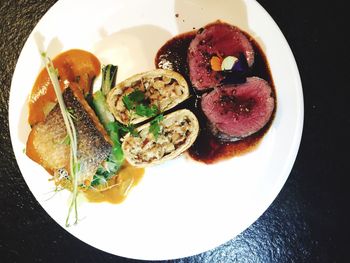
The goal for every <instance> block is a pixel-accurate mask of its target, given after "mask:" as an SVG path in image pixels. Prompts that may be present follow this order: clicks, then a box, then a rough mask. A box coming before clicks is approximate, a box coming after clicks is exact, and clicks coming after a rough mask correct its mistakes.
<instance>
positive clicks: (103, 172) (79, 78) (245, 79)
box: [26, 21, 276, 226]
mask: <svg viewBox="0 0 350 263" xmlns="http://www.w3.org/2000/svg"><path fill="white" fill-rule="evenodd" d="M42 58H43V61H44V63H45V65H46V68H44V69H42V71H41V72H40V74H39V75H38V77H37V79H36V81H35V83H34V86H33V89H32V92H31V94H30V101H29V118H28V122H29V124H30V125H31V132H30V134H29V137H28V139H27V145H26V154H27V156H28V157H29V158H31V159H32V160H33V161H35V162H37V163H38V164H40V165H41V166H43V167H44V168H45V169H46V170H47V171H48V172H49V173H50V174H51V175H52V179H53V181H54V184H55V185H56V187H57V189H58V190H59V189H68V190H70V191H71V192H72V194H73V198H72V201H71V205H70V207H69V212H68V216H67V220H66V226H69V225H70V222H71V220H70V214H71V213H72V212H73V211H75V220H74V222H75V223H77V222H78V216H77V196H78V194H84V195H85V196H86V198H87V199H88V200H90V201H110V202H115V203H118V202H121V201H122V200H124V199H125V197H126V196H127V194H128V192H129V190H130V189H131V188H132V187H133V186H135V185H136V184H137V183H138V182H139V181H140V179H141V177H142V174H143V173H144V169H147V167H149V166H154V165H160V164H162V163H164V162H168V161H170V160H172V159H174V158H176V157H178V156H179V155H181V154H183V153H185V152H187V154H188V156H189V157H190V158H191V159H193V160H196V161H200V162H203V163H207V164H211V163H216V162H219V161H222V160H225V159H227V158H231V157H234V156H236V155H239V154H241V153H244V152H247V151H251V150H253V149H254V147H256V145H257V144H258V142H259V141H260V140H261V139H262V137H263V135H264V133H265V132H266V130H267V129H268V128H269V126H270V124H271V122H272V120H273V115H274V112H275V109H276V94H275V88H274V83H273V80H272V77H271V74H270V71H269V65H268V62H267V61H266V57H265V55H264V53H263V51H262V50H261V48H260V47H259V45H258V44H257V42H256V41H255V40H254V39H253V38H252V37H251V36H249V35H248V34H247V33H245V32H243V31H242V30H240V29H239V28H238V27H236V26H234V25H230V24H228V23H225V22H222V21H216V22H213V23H211V24H208V25H205V26H203V27H202V28H200V29H198V30H194V31H192V32H188V33H185V34H181V35H178V36H175V37H174V38H172V39H170V40H169V41H167V42H166V43H165V44H164V45H163V46H162V47H160V49H159V51H158V53H157V54H156V57H155V66H156V68H155V69H153V70H149V71H147V72H141V73H136V74H135V75H133V76H130V77H129V78H127V79H125V80H123V81H121V82H119V83H115V79H116V75H117V71H118V67H122V65H118V66H116V65H106V66H103V67H102V69H101V65H100V61H99V59H98V58H97V57H96V56H95V55H93V54H92V53H90V52H87V51H84V50H79V49H73V50H68V51H65V52H63V53H61V54H59V55H58V56H57V57H56V58H54V59H53V60H52V61H51V60H50V58H48V57H47V55H46V54H45V53H42ZM100 74H101V78H102V83H101V86H100V88H99V89H98V90H93V83H94V80H95V79H96V78H97V77H98V76H99V75H100ZM189 161H191V160H189ZM108 192H109V194H106V195H103V193H108ZM94 193H99V194H101V193H102V195H100V198H96V196H95V197H94ZM111 193H112V194H111ZM101 196H102V198H101ZM103 196H108V198H103ZM111 196H112V197H111Z"/></svg>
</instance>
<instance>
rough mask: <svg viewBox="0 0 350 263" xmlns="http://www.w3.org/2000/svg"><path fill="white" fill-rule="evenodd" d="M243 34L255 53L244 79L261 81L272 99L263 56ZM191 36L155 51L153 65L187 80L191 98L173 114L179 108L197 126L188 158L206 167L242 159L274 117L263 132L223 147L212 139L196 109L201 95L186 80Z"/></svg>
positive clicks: (177, 37)
mask: <svg viewBox="0 0 350 263" xmlns="http://www.w3.org/2000/svg"><path fill="white" fill-rule="evenodd" d="M245 34H246V36H247V37H248V39H250V41H251V43H252V45H253V48H254V51H255V62H254V64H253V66H252V68H251V70H250V72H249V75H248V77H249V76H257V77H260V78H262V79H265V80H266V81H267V82H268V83H269V84H270V85H271V87H272V90H273V97H276V96H275V94H276V93H275V88H274V84H273V80H272V76H271V72H270V69H269V66H268V63H267V60H266V56H265V54H264V52H263V51H262V49H261V47H260V46H259V45H258V43H257V42H256V41H255V40H254V39H253V38H252V37H251V36H249V35H248V34H247V33H245ZM195 35H196V31H193V32H188V33H184V34H181V35H178V36H176V37H174V38H172V39H170V40H169V41H168V42H166V43H165V44H164V45H163V46H162V47H161V48H160V49H159V51H158V53H157V55H156V57H155V65H156V67H157V68H166V67H168V66H169V65H170V66H171V67H172V69H173V70H174V71H177V72H179V73H180V74H181V75H182V76H184V77H185V79H186V80H187V83H188V84H189V86H190V92H191V95H192V96H191V97H190V98H189V99H188V100H187V101H186V102H184V103H181V104H180V105H178V106H177V107H176V108H175V109H174V110H177V109H179V108H187V109H189V110H191V111H192V112H193V113H194V114H195V115H196V116H197V118H198V120H199V123H200V132H199V135H198V137H197V139H196V141H195V143H194V144H193V145H192V146H191V147H190V148H189V150H188V154H189V155H190V156H191V157H192V158H193V159H195V160H197V161H201V162H204V163H207V164H210V163H215V162H218V161H219V160H223V159H227V158H230V157H233V156H238V155H242V154H244V153H247V152H250V151H252V150H253V149H255V147H256V146H257V145H258V144H259V142H260V141H261V139H262V137H263V135H264V134H265V133H266V131H267V130H268V129H269V127H270V125H271V123H272V120H273V117H274V113H273V116H272V117H271V119H270V121H269V122H268V123H267V124H266V125H265V127H264V128H262V129H261V130H260V131H258V132H257V133H255V134H253V135H251V136H248V137H246V138H244V139H242V140H240V141H236V142H229V143H227V142H221V141H220V140H219V139H217V138H216V137H214V136H213V135H212V133H211V132H210V130H209V129H208V127H207V119H206V117H205V115H204V113H203V111H202V109H201V107H200V100H201V95H202V94H203V92H199V91H196V90H195V89H194V88H193V87H192V86H191V81H190V77H189V68H188V63H187V50H188V47H189V45H190V43H191V41H192V39H193V38H194V37H195ZM275 103H276V102H275ZM275 109H276V105H275ZM274 111H275V110H274Z"/></svg>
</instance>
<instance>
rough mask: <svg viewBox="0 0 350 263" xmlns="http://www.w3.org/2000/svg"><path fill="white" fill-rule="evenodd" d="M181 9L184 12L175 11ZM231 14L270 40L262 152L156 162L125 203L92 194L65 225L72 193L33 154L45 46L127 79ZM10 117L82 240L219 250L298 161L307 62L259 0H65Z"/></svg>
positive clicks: (15, 84) (149, 255)
mask: <svg viewBox="0 0 350 263" xmlns="http://www.w3.org/2000/svg"><path fill="white" fill-rule="evenodd" d="M175 14H179V16H178V17H175ZM216 19H222V20H223V21H227V22H229V23H231V24H234V25H237V26H239V27H240V28H241V29H243V30H245V31H247V32H248V33H249V34H251V35H252V36H253V37H255V39H256V40H257V41H258V43H259V44H260V45H261V46H262V48H263V49H264V51H265V53H266V55H267V59H268V61H269V63H270V67H271V71H272V75H273V79H274V83H275V86H276V91H277V102H278V103H277V104H278V107H277V112H276V116H275V119H274V121H273V124H272V127H271V128H270V129H269V131H268V133H267V134H266V135H265V137H264V138H263V140H262V143H261V144H260V146H259V147H258V148H257V149H256V150H255V151H253V152H251V153H249V154H246V155H244V156H241V157H236V158H233V159H230V160H227V161H223V162H220V163H218V164H215V165H205V164H201V163H196V162H194V161H191V160H189V159H186V158H185V157H183V156H182V157H180V158H178V159H176V160H174V161H169V162H168V163H166V164H164V165H160V166H157V167H154V168H149V169H147V171H146V174H145V176H144V179H143V180H142V181H141V183H140V184H139V185H138V186H137V187H136V188H134V189H133V191H132V192H131V194H130V195H129V197H128V198H127V200H126V201H125V202H124V203H123V204H121V205H111V204H107V203H102V204H93V203H84V204H82V205H81V206H80V208H79V212H80V217H82V218H83V220H82V221H81V222H80V223H79V224H78V225H77V226H74V227H70V228H65V227H64V222H65V217H66V214H67V209H68V205H67V204H68V197H69V193H68V192H65V191H63V192H60V193H58V194H57V195H55V196H54V197H53V198H51V199H49V200H46V199H48V197H49V196H50V195H48V194H47V192H49V191H50V190H52V189H53V184H52V183H51V182H49V181H48V178H49V177H50V176H49V175H48V174H47V173H46V171H45V170H44V169H43V168H41V167H40V166H39V165H37V164H36V163H34V162H33V161H31V160H30V159H29V158H27V157H26V155H25V154H24V153H23V149H24V148H25V142H26V139H27V136H28V134H29V130H30V127H29V126H28V124H27V121H26V120H27V116H28V111H27V98H28V95H29V93H30V90H31V87H32V85H33V83H34V80H35V78H36V76H37V74H38V72H39V70H40V69H41V67H42V65H41V61H40V56H39V53H38V46H39V47H41V48H43V47H44V48H47V49H48V54H49V55H50V56H51V57H54V56H55V55H56V54H58V53H59V52H61V51H63V50H67V49H70V48H80V49H86V50H89V51H91V52H93V53H94V54H96V56H97V57H98V58H99V59H100V60H101V62H102V63H103V64H106V63H114V64H118V65H119V67H120V70H119V72H118V81H121V80H123V79H125V78H126V77H128V76H130V75H133V74H135V73H138V72H141V71H145V70H149V69H152V68H154V64H153V63H154V56H155V54H156V51H157V50H158V48H160V47H161V46H162V45H163V43H165V41H167V40H168V39H170V38H171V37H172V36H174V35H176V34H178V33H181V32H186V31H190V30H192V28H193V27H196V28H199V27H201V26H203V25H205V24H207V23H209V22H212V21H215V20H216ZM9 120H10V131H11V139H12V145H13V149H14V152H15V155H16V158H17V162H18V165H19V167H20V169H21V172H22V174H23V177H24V179H25V181H26V183H27V184H28V186H29V188H30V190H31V191H32V193H33V194H34V196H35V198H36V199H37V200H38V202H39V203H40V204H41V205H42V206H43V208H44V209H45V210H46V212H47V213H48V214H49V215H50V216H51V217H52V218H53V219H54V220H55V221H56V222H57V223H58V224H59V225H61V226H62V227H63V228H65V229H66V230H67V231H68V232H70V233H71V234H73V235H74V236H76V237H77V238H79V239H80V240H82V241H84V242H86V243H88V244H90V245H92V246H94V247H96V248H99V249H101V250H104V251H107V252H109V253H112V254H116V255H120V256H124V257H129V258H137V259H173V258H179V257H185V256H190V255H194V254H197V253H200V252H203V251H206V250H209V249H212V248H214V247H216V246H218V245H220V244H222V243H224V242H226V241H228V240H230V239H232V238H233V237H235V236H236V235H237V234H239V233H240V232H242V231H243V230H245V229H246V228H247V227H248V226H249V225H250V224H252V223H253V222H254V221H255V220H257V219H258V217H259V216H260V215H261V214H262V213H263V212H264V211H265V210H266V209H267V208H268V206H269V205H270V204H271V203H272V201H273V200H274V198H275V197H276V196H277V194H278V193H279V191H280V190H281V188H282V186H283V184H284V183H285V181H286V179H287V177H288V175H289V173H290V170H291V168H292V166H293V163H294V160H295V157H296V154H297V151H298V147H299V143H300V139H301V133H302V126H303V95H302V87H301V81H300V77H299V74H298V69H297V66H296V63H295V60H294V57H293V55H292V52H291V50H290V48H289V46H288V43H287V41H286V40H285V38H284V37H283V35H282V33H281V31H280V30H279V28H278V26H277V25H276V24H275V22H274V21H273V19H272V18H271V17H270V16H269V14H268V13H267V12H266V11H265V10H264V9H263V8H262V7H261V6H260V5H259V4H258V3H257V2H256V1H253V0H246V1H244V0H232V1H227V0H215V1H209V0H208V1H203V0H168V1H164V0H148V1H145V0H139V1H136V0H123V1H115V0H98V1H97V0H95V1H83V0H78V1H77V0H75V1H68V0H62V1H59V2H57V3H56V4H55V5H54V6H53V7H52V8H51V9H50V10H49V11H48V12H47V14H46V15H45V16H44V17H43V18H42V19H41V20H40V22H39V23H38V25H37V26H36V27H35V28H34V30H33V32H32V33H31V35H30V36H29V38H28V40H27V42H26V44H25V46H24V47H23V50H22V52H21V55H20V57H19V59H18V63H17V66H16V70H15V73H14V76H13V81H12V86H11V94H10V104H9Z"/></svg>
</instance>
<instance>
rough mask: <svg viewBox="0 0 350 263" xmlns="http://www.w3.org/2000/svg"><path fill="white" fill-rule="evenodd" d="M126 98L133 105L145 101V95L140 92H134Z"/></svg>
mask: <svg viewBox="0 0 350 263" xmlns="http://www.w3.org/2000/svg"><path fill="white" fill-rule="evenodd" d="M127 96H128V97H129V98H130V100H131V101H133V102H135V103H138V102H141V101H143V100H144V99H145V94H144V93H143V92H142V91H140V90H134V91H133V92H131V93H130V94H129V95H127Z"/></svg>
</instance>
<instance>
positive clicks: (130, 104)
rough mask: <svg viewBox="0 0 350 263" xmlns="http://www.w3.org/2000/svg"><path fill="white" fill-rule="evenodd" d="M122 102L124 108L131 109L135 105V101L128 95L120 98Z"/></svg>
mask: <svg viewBox="0 0 350 263" xmlns="http://www.w3.org/2000/svg"><path fill="white" fill-rule="evenodd" d="M122 100H123V103H124V106H125V108H127V109H128V110H133V109H134V107H135V103H134V102H133V101H132V100H131V99H130V97H129V95H126V96H124V97H123V98H122Z"/></svg>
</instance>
